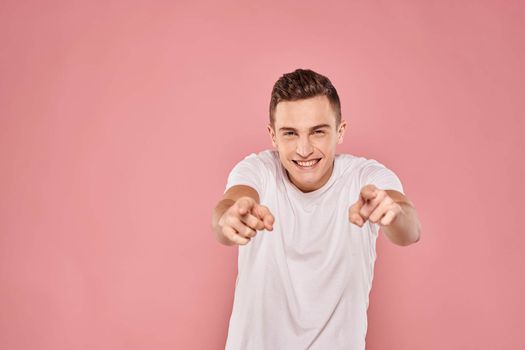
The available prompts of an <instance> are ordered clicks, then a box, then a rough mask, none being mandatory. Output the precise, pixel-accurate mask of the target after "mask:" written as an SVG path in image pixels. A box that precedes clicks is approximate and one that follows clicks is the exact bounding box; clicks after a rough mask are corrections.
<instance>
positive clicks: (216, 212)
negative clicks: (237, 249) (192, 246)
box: [211, 199, 235, 245]
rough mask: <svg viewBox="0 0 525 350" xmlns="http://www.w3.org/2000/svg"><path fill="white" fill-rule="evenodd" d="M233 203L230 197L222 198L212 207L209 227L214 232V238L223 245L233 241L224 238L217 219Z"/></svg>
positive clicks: (230, 243) (231, 243)
mask: <svg viewBox="0 0 525 350" xmlns="http://www.w3.org/2000/svg"><path fill="white" fill-rule="evenodd" d="M234 203H235V201H234V200H232V199H223V200H221V201H220V202H219V203H217V205H216V206H215V208H214V209H213V215H212V220H211V221H212V222H211V228H212V230H213V233H214V234H215V238H216V239H217V241H219V243H221V244H224V245H233V244H234V243H233V242H231V241H229V240H227V239H225V237H224V235H223V234H222V232H221V227H220V226H219V220H220V218H221V217H222V215H223V214H224V213H225V212H226V210H228V209H229V208H230V207H231V206H232V205H233V204H234Z"/></svg>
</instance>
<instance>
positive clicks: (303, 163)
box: [296, 159, 319, 167]
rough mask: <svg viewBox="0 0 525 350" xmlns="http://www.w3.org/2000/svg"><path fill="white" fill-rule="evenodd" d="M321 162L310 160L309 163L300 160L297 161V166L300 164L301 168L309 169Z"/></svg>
mask: <svg viewBox="0 0 525 350" xmlns="http://www.w3.org/2000/svg"><path fill="white" fill-rule="evenodd" d="M318 161H319V159H316V160H310V161H308V162H301V161H300V160H296V162H297V164H299V165H300V166H304V167H309V166H312V165H314V164H315V163H317V162H318Z"/></svg>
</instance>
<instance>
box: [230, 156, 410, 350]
mask: <svg viewBox="0 0 525 350" xmlns="http://www.w3.org/2000/svg"><path fill="white" fill-rule="evenodd" d="M367 184H374V185H376V186H377V187H378V188H380V189H394V190H397V191H399V192H401V193H404V192H403V187H402V185H401V182H400V180H399V178H398V177H397V176H396V174H395V173H394V172H392V171H391V170H389V169H388V168H386V167H385V166H384V165H382V164H381V163H379V162H377V161H375V160H373V159H366V158H363V157H356V156H353V155H350V154H337V155H336V156H335V160H334V170H333V172H332V175H331V177H330V179H329V180H328V182H327V183H326V184H324V185H323V187H321V188H319V189H317V190H315V191H312V192H309V193H304V192H302V191H300V190H299V189H298V188H297V187H296V186H295V185H293V184H292V183H291V182H290V180H289V179H288V176H287V175H286V172H285V169H284V167H283V166H282V164H281V162H280V160H279V155H278V153H277V151H275V150H266V151H262V152H260V153H258V154H255V153H252V154H250V155H249V156H247V157H246V158H244V159H243V160H242V161H240V162H239V163H238V164H237V165H236V166H235V167H234V168H233V170H232V171H231V172H230V175H229V177H228V182H227V185H226V190H227V189H228V188H230V187H232V186H234V185H247V186H250V187H252V188H254V189H255V190H256V191H257V192H258V193H259V197H260V203H261V204H262V205H265V206H267V207H268V208H269V209H270V211H271V213H272V214H273V216H274V218H275V222H274V225H273V231H266V230H264V231H259V232H258V233H257V235H256V236H255V237H253V238H252V239H251V241H250V242H249V243H248V244H246V245H243V246H239V256H238V274H237V280H236V286H235V296H234V302H233V310H232V314H231V317H230V323H229V330H228V339H227V342H226V349H230V350H281V349H282V350H301V349H312V350H315V349H319V350H327V349H330V350H338V349H345V350H364V349H365V336H366V330H367V309H368V296H369V292H370V288H371V285H372V278H373V273H374V262H375V259H376V246H375V244H376V239H377V235H378V230H379V226H378V224H373V223H370V222H369V221H367V222H366V223H365V225H364V226H363V227H362V228H360V227H359V226H356V225H354V224H351V223H350V222H349V220H348V209H349V207H350V206H351V205H352V204H353V203H355V202H356V201H357V199H358V196H359V192H360V189H361V188H362V187H363V186H365V185H367ZM225 192H226V191H225Z"/></svg>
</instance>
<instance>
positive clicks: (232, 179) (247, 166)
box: [224, 153, 266, 196]
mask: <svg viewBox="0 0 525 350" xmlns="http://www.w3.org/2000/svg"><path fill="white" fill-rule="evenodd" d="M264 170H265V168H264V163H263V161H262V160H260V159H259V157H258V156H257V154H255V153H252V154H250V155H248V156H246V157H245V158H244V159H243V160H241V161H240V162H239V163H237V164H236V165H235V166H234V167H233V169H232V170H231V171H230V174H229V175H228V181H227V183H226V188H225V189H224V192H226V191H227V190H228V189H229V188H230V187H233V186H236V185H246V186H250V187H251V188H253V189H254V190H256V191H257V193H258V194H259V196H262V193H263V190H264V188H265V181H266V179H265V172H264Z"/></svg>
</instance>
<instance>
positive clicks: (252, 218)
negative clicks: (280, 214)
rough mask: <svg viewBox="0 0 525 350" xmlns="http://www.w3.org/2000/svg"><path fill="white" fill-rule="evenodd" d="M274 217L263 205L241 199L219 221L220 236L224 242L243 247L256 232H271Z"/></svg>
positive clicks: (249, 199)
mask: <svg viewBox="0 0 525 350" xmlns="http://www.w3.org/2000/svg"><path fill="white" fill-rule="evenodd" d="M274 220H275V219H274V217H273V215H272V213H270V210H269V209H268V208H267V207H265V206H264V205H260V204H258V203H257V202H256V201H255V200H254V199H253V198H251V197H241V198H239V199H237V201H235V203H234V204H233V205H232V206H231V207H230V208H228V210H226V211H225V212H224V214H223V215H222V216H221V218H220V219H219V222H218V224H219V228H220V234H221V235H222V236H223V237H224V238H225V240H227V241H229V242H231V243H233V244H240V245H245V244H247V243H248V242H250V240H251V238H252V237H254V236H255V235H256V234H257V231H258V230H259V231H260V230H263V229H266V230H268V231H272V230H273V223H274Z"/></svg>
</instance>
